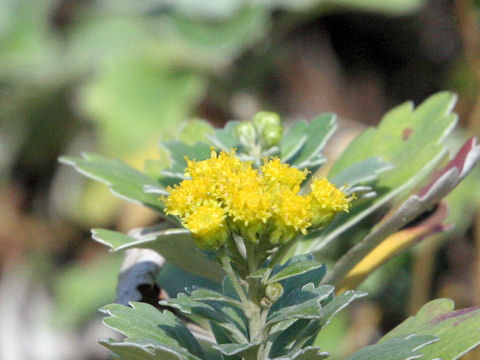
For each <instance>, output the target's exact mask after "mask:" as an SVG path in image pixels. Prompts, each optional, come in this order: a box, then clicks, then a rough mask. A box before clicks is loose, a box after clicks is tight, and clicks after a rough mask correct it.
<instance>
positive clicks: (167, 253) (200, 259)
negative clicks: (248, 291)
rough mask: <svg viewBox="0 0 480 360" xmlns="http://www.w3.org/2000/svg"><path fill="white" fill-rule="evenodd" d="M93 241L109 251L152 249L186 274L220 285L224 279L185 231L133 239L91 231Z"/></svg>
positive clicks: (98, 230) (217, 265)
mask: <svg viewBox="0 0 480 360" xmlns="http://www.w3.org/2000/svg"><path fill="white" fill-rule="evenodd" d="M92 237H93V239H94V240H96V241H98V242H100V243H102V244H104V245H106V246H108V247H110V248H111V250H112V251H120V250H126V249H131V248H142V249H152V250H155V251H156V252H158V253H159V254H160V255H162V256H163V257H164V258H165V259H166V260H167V261H168V262H171V263H172V264H173V265H175V266H176V267H178V268H180V269H183V270H185V271H187V272H192V273H195V274H196V275H200V276H203V277H206V278H207V279H211V280H213V281H217V282H220V281H221V280H222V279H223V277H224V273H223V269H222V267H221V266H220V265H219V264H218V263H216V262H215V261H212V260H210V259H209V258H208V257H207V256H206V255H205V254H204V253H203V252H202V251H201V250H200V249H199V248H198V247H197V246H196V245H195V242H194V240H193V239H192V236H191V235H190V232H189V231H188V230H185V229H169V230H161V231H158V232H151V233H150V232H147V233H146V235H145V236H141V237H139V238H134V237H132V236H128V235H125V234H122V233H118V232H116V231H111V230H106V229H93V230H92Z"/></svg>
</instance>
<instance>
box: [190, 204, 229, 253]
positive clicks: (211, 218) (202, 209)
mask: <svg viewBox="0 0 480 360" xmlns="http://www.w3.org/2000/svg"><path fill="white" fill-rule="evenodd" d="M225 218H226V214H225V209H223V208H222V207H220V206H219V205H218V204H217V203H214V202H212V203H210V204H205V205H202V206H199V207H198V208H196V210H195V211H194V212H193V213H192V214H191V215H189V216H188V217H187V218H186V220H185V222H184V224H185V227H186V228H187V229H189V230H190V231H191V232H192V235H193V238H194V239H195V241H196V243H197V245H198V247H200V248H202V249H217V248H219V247H220V246H222V245H223V244H224V243H225V241H226V240H227V238H228V235H229V231H228V228H227V224H226V220H225Z"/></svg>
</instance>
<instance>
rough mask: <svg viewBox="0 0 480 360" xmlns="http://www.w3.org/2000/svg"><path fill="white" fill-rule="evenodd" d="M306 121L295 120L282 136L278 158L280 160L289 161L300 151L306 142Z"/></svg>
mask: <svg viewBox="0 0 480 360" xmlns="http://www.w3.org/2000/svg"><path fill="white" fill-rule="evenodd" d="M307 128H308V123H307V122H306V121H297V122H295V124H294V125H293V126H292V127H291V128H290V129H289V130H288V131H287V133H286V134H285V135H284V136H283V139H282V141H281V143H280V159H281V160H282V162H288V163H290V161H291V160H292V159H293V158H294V157H295V156H296V155H297V154H298V153H299V152H300V150H301V149H302V148H303V147H304V146H305V143H306V142H307V139H308V135H307V134H306V129H307Z"/></svg>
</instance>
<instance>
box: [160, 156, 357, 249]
mask: <svg viewBox="0 0 480 360" xmlns="http://www.w3.org/2000/svg"><path fill="white" fill-rule="evenodd" d="M185 175H186V176H187V177H189V178H191V179H189V180H184V181H182V182H181V183H180V184H178V185H175V186H174V187H173V188H172V187H169V188H168V189H167V190H168V192H169V194H170V195H169V196H168V197H166V198H164V199H163V200H164V202H165V206H166V209H165V211H166V213H167V214H171V215H175V216H178V217H179V218H180V219H181V220H182V222H183V224H184V226H185V227H186V228H187V229H189V230H190V231H191V232H192V234H193V236H194V238H195V240H196V241H197V244H198V246H199V247H201V248H203V249H216V248H218V247H220V246H221V245H223V244H224V243H225V241H226V240H227V238H228V236H230V234H231V233H236V234H238V235H240V236H242V237H243V239H244V240H246V241H249V242H253V243H257V242H259V241H260V239H263V238H265V239H268V240H269V241H270V242H271V243H272V244H279V243H283V242H286V241H288V240H290V239H291V238H292V237H294V236H295V235H296V234H297V233H298V232H302V233H304V234H305V233H306V232H307V229H308V228H319V227H321V226H325V225H326V224H327V223H328V222H329V221H330V220H331V219H332V217H333V216H334V215H335V213H337V212H339V211H347V212H348V210H349V208H350V200H351V199H350V198H347V197H346V195H345V194H344V193H343V192H342V191H341V190H339V189H337V188H336V187H335V186H334V185H332V184H331V183H329V182H328V181H327V180H326V179H316V180H314V181H313V183H312V191H311V193H310V194H307V195H301V194H299V192H300V185H301V184H302V182H303V181H304V180H305V178H306V177H307V175H308V170H303V171H302V170H298V169H296V168H293V167H290V166H289V165H288V164H284V163H281V162H280V159H278V158H271V159H268V160H267V159H266V160H265V163H264V165H263V166H261V167H260V170H257V169H254V168H253V166H252V164H251V163H250V162H247V161H241V160H240V159H238V158H237V157H235V152H233V151H232V152H231V153H226V152H221V153H220V154H217V153H216V152H215V151H213V150H212V152H211V157H210V159H207V160H203V161H194V160H188V159H187V168H186V169H185Z"/></svg>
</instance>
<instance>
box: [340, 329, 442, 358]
mask: <svg viewBox="0 0 480 360" xmlns="http://www.w3.org/2000/svg"><path fill="white" fill-rule="evenodd" d="M436 341H438V338H436V337H435V336H431V335H415V334H411V335H406V336H399V337H395V338H392V339H390V340H387V341H385V342H381V343H377V344H375V345H370V346H367V347H365V348H363V349H361V350H360V351H357V352H356V353H355V354H353V355H351V356H349V357H348V358H347V359H346V360H413V359H419V358H422V356H423V354H422V351H420V349H422V348H424V347H425V346H428V345H430V344H433V343H434V342H436Z"/></svg>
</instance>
